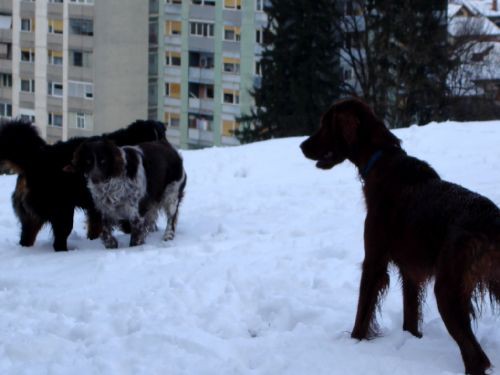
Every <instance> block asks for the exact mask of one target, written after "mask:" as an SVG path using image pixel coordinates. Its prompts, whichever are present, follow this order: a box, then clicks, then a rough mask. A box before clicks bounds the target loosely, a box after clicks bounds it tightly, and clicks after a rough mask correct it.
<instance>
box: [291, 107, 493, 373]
mask: <svg viewBox="0 0 500 375" xmlns="http://www.w3.org/2000/svg"><path fill="white" fill-rule="evenodd" d="M301 147H302V151H303V152H304V155H305V156H306V157H308V158H310V159H313V160H317V163H316V166H317V167H318V168H322V169H330V168H332V167H334V166H335V165H337V164H339V163H341V162H343V161H344V160H346V159H348V160H349V161H351V162H352V163H353V164H354V165H356V166H357V168H358V170H359V173H360V176H361V178H362V179H363V192H364V195H365V200H366V206H367V215H366V220H365V234H364V238H365V259H364V262H363V273H362V276H361V285H360V292H359V302H358V311H357V314H356V322H355V324H354V329H353V331H352V337H353V338H356V339H367V338H369V337H371V336H373V335H375V334H376V322H375V317H374V315H375V310H376V307H377V305H378V303H379V297H380V296H381V295H382V294H383V291H384V289H385V288H387V286H388V284H389V275H388V274H387V266H388V264H389V263H393V264H395V265H396V266H397V267H398V268H399V272H400V275H401V280H402V284H403V285H402V286H403V312H404V322H403V329H404V330H405V331H408V332H410V333H411V334H413V335H414V336H416V337H422V333H421V332H420V328H419V325H420V323H421V303H422V299H423V290H424V289H423V288H424V285H425V283H426V281H427V280H429V279H430V278H431V277H433V276H434V277H435V287H434V291H435V295H436V300H437V305H438V308H439V312H440V314H441V317H442V318H443V321H444V323H445V325H446V328H447V329H448V332H449V333H450V335H451V336H452V337H453V338H454V339H455V341H456V342H457V344H458V346H459V348H460V352H461V353H462V358H463V361H464V364H465V371H466V372H467V373H468V374H473V375H482V374H485V371H486V369H487V368H489V367H490V361H489V359H488V357H487V356H486V354H485V353H484V352H483V350H482V349H481V346H480V345H479V343H478V342H477V340H476V338H475V337H474V334H473V332H472V329H471V321H470V317H471V316H472V317H475V314H474V308H473V303H472V301H474V300H475V301H476V302H481V298H482V297H484V295H485V294H486V293H487V292H488V291H489V293H490V299H491V301H492V302H496V303H499V302H500V210H499V208H498V207H497V206H496V205H495V204H494V203H493V202H491V201H490V200H489V199H487V198H485V197H483V196H481V195H479V194H476V193H473V192H471V191H469V190H467V189H465V188H463V187H461V186H458V185H455V184H452V183H449V182H446V181H443V180H441V178H440V177H439V175H438V174H437V173H436V171H434V169H432V168H431V167H430V166H429V164H427V163H425V162H423V161H421V160H418V159H416V158H413V157H411V156H408V155H407V154H406V153H405V151H404V150H403V149H402V148H401V146H400V141H399V139H397V138H396V137H395V136H394V135H393V134H392V133H391V132H390V131H389V130H387V128H386V127H385V126H384V123H383V122H382V121H381V120H380V119H378V118H377V117H376V116H375V114H374V113H373V112H372V110H371V109H370V108H369V107H368V106H367V105H365V104H364V103H362V102H361V101H358V100H346V101H342V102H339V103H337V104H335V105H333V106H332V107H331V108H330V109H329V110H328V111H327V112H326V113H325V114H324V115H323V118H322V120H321V127H320V128H319V130H318V131H317V132H316V133H315V134H314V135H312V136H311V137H309V138H308V139H307V140H306V141H305V142H303V143H302V145H301Z"/></svg>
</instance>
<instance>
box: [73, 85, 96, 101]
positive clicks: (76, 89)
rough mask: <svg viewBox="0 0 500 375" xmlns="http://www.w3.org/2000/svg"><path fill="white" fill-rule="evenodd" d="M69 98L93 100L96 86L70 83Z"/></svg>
mask: <svg viewBox="0 0 500 375" xmlns="http://www.w3.org/2000/svg"><path fill="white" fill-rule="evenodd" d="M68 96H72V97H75V98H84V99H92V98H93V97H94V86H93V85H92V83H90V82H77V81H69V82H68Z"/></svg>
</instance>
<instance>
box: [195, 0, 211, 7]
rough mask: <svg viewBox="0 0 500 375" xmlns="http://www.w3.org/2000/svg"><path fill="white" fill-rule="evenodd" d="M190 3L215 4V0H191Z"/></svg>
mask: <svg viewBox="0 0 500 375" xmlns="http://www.w3.org/2000/svg"><path fill="white" fill-rule="evenodd" d="M191 3H192V4H195V5H207V6H211V7H214V6H215V0H191Z"/></svg>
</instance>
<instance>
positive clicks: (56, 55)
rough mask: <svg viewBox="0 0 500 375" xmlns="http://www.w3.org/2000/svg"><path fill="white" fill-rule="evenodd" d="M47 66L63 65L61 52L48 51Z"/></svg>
mask: <svg viewBox="0 0 500 375" xmlns="http://www.w3.org/2000/svg"><path fill="white" fill-rule="evenodd" d="M48 59H49V64H52V65H62V63H63V52H62V51H54V50H49V52H48Z"/></svg>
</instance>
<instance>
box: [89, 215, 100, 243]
mask: <svg viewBox="0 0 500 375" xmlns="http://www.w3.org/2000/svg"><path fill="white" fill-rule="evenodd" d="M101 232H102V215H101V213H100V212H99V211H98V210H96V209H95V207H92V208H89V209H87V238H88V239H89V240H95V239H96V238H98V237H99V236H100V234H101Z"/></svg>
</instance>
